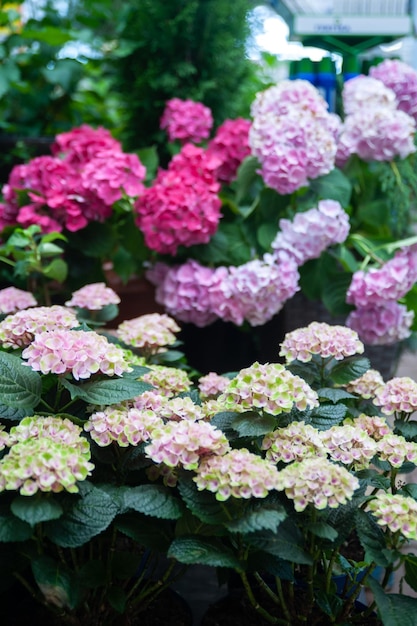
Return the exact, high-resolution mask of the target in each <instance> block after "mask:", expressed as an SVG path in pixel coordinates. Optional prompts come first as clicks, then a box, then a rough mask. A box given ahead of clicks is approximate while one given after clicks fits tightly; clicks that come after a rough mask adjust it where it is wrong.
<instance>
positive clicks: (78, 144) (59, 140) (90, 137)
mask: <svg viewBox="0 0 417 626" xmlns="http://www.w3.org/2000/svg"><path fill="white" fill-rule="evenodd" d="M103 150H112V151H120V152H122V145H121V143H120V142H119V141H117V140H116V139H114V137H112V135H111V133H110V132H109V131H108V130H107V129H105V128H103V127H101V126H100V127H98V128H93V127H92V126H89V125H88V124H82V125H81V126H78V127H76V128H73V129H71V130H70V131H67V132H64V133H59V134H58V135H56V137H55V141H54V143H53V144H52V146H51V152H52V154H54V155H55V156H58V157H61V158H62V157H63V158H64V160H65V161H67V162H68V163H69V164H70V165H73V166H77V167H79V166H80V165H84V163H86V162H87V161H90V160H91V159H92V158H94V157H95V156H96V155H97V153H98V152H101V151H103Z"/></svg>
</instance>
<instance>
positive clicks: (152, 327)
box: [117, 313, 181, 354]
mask: <svg viewBox="0 0 417 626" xmlns="http://www.w3.org/2000/svg"><path fill="white" fill-rule="evenodd" d="M180 330H181V328H180V327H179V326H178V324H177V323H176V321H175V320H174V319H173V318H172V317H169V315H165V314H160V313H148V314H147V315H141V316H140V317H135V318H133V319H131V320H125V321H124V322H122V323H121V324H120V325H119V326H118V328H117V336H118V337H119V339H121V341H123V343H126V344H127V345H129V346H133V347H134V348H140V349H143V350H144V351H145V352H146V353H147V354H155V353H157V352H160V351H161V348H164V347H165V346H170V345H172V344H173V343H175V341H176V340H177V338H176V333H179V332H180Z"/></svg>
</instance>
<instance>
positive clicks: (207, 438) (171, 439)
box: [145, 420, 230, 470]
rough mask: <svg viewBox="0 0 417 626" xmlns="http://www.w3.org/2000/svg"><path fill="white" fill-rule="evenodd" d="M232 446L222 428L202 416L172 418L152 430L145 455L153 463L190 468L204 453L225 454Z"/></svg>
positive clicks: (195, 465) (191, 468) (192, 467)
mask: <svg viewBox="0 0 417 626" xmlns="http://www.w3.org/2000/svg"><path fill="white" fill-rule="evenodd" d="M229 450H230V445H229V442H228V440H227V438H226V436H225V435H224V434H223V433H222V431H221V430H218V429H217V428H215V427H214V426H212V425H211V424H209V423H208V422H205V421H201V420H200V421H191V420H183V421H180V422H175V421H170V422H168V423H167V424H165V425H164V426H163V428H156V429H155V430H153V431H152V435H151V443H149V444H148V445H147V446H146V448H145V452H146V456H148V457H149V458H150V459H152V461H154V463H164V464H165V465H167V466H168V467H183V468H184V469H188V470H195V469H196V468H197V467H198V465H199V463H200V459H201V457H204V456H206V455H212V454H218V455H222V454H225V453H226V452H228V451H229Z"/></svg>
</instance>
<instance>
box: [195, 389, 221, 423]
mask: <svg viewBox="0 0 417 626" xmlns="http://www.w3.org/2000/svg"><path fill="white" fill-rule="evenodd" d="M221 398H222V396H221V395H220V396H218V397H217V398H209V399H208V400H204V402H203V403H202V405H201V408H202V411H203V413H204V417H205V419H207V420H209V421H210V420H211V419H212V418H213V417H214V416H215V415H217V413H222V412H223V411H226V410H227V407H226V406H225V404H224V402H223V400H222V399H221Z"/></svg>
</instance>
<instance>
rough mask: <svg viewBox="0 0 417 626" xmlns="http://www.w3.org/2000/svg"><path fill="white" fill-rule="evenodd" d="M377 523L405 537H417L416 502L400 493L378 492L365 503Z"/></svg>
mask: <svg viewBox="0 0 417 626" xmlns="http://www.w3.org/2000/svg"><path fill="white" fill-rule="evenodd" d="M367 510H368V511H370V512H371V513H372V515H373V516H374V517H375V518H376V521H377V524H379V526H382V527H383V528H388V529H389V530H390V531H391V532H393V533H396V532H398V531H400V532H401V534H402V535H404V537H406V538H407V539H417V502H416V501H415V500H414V498H410V497H408V496H402V495H400V494H395V495H392V494H389V493H378V494H377V495H376V496H375V497H374V498H373V499H372V500H370V501H369V502H368V504H367Z"/></svg>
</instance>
